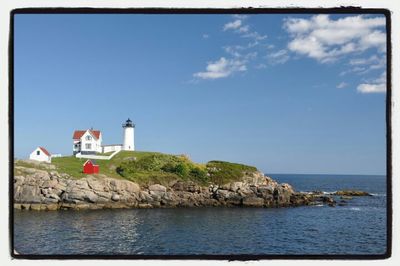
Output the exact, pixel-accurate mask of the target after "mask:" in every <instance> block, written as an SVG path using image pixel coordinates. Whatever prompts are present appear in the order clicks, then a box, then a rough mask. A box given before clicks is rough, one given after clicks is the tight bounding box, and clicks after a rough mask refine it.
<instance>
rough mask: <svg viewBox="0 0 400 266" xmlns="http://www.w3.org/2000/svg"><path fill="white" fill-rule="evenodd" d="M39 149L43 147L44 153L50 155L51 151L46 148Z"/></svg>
mask: <svg viewBox="0 0 400 266" xmlns="http://www.w3.org/2000/svg"><path fill="white" fill-rule="evenodd" d="M39 149H41V150H42V152H44V154H46V155H47V156H50V152H48V151H47V150H46V149H45V148H43V147H39Z"/></svg>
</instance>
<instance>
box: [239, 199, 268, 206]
mask: <svg viewBox="0 0 400 266" xmlns="http://www.w3.org/2000/svg"><path fill="white" fill-rule="evenodd" d="M263 205H264V199H263V198H257V197H248V198H243V206H246V207H262V206H263Z"/></svg>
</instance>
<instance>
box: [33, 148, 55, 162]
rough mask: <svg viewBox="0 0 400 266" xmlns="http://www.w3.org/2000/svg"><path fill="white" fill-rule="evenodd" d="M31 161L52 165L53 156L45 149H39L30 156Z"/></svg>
mask: <svg viewBox="0 0 400 266" xmlns="http://www.w3.org/2000/svg"><path fill="white" fill-rule="evenodd" d="M29 159H30V160H35V161H39V162H47V163H51V154H50V152H48V151H47V150H46V149H45V148H43V147H37V148H36V149H35V150H34V151H33V152H32V153H31V154H30V155H29Z"/></svg>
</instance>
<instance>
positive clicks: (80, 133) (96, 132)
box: [72, 129, 100, 139]
mask: <svg viewBox="0 0 400 266" xmlns="http://www.w3.org/2000/svg"><path fill="white" fill-rule="evenodd" d="M86 131H87V130H75V131H74V135H73V136H72V139H80V138H81V137H82V136H83V134H85V132H86ZM89 131H90V132H91V133H92V135H93V136H94V137H95V138H96V139H98V138H100V130H90V129H89Z"/></svg>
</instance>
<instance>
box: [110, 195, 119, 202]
mask: <svg viewBox="0 0 400 266" xmlns="http://www.w3.org/2000/svg"><path fill="white" fill-rule="evenodd" d="M120 198H121V197H120V196H119V195H118V194H115V193H114V194H113V195H112V197H111V199H112V200H113V201H119V200H120Z"/></svg>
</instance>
